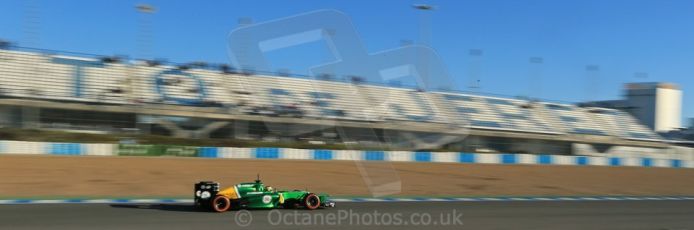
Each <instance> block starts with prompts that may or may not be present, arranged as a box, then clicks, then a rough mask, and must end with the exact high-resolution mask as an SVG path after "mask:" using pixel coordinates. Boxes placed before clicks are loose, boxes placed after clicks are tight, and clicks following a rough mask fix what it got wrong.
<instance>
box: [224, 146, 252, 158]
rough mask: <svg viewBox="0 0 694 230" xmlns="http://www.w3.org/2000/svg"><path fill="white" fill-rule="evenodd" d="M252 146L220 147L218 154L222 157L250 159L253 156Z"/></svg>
mask: <svg viewBox="0 0 694 230" xmlns="http://www.w3.org/2000/svg"><path fill="white" fill-rule="evenodd" d="M252 152H253V149H252V148H230V147H225V148H219V152H218V155H219V157H220V158H238V159H250V158H253V156H252Z"/></svg>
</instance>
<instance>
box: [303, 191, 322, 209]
mask: <svg viewBox="0 0 694 230" xmlns="http://www.w3.org/2000/svg"><path fill="white" fill-rule="evenodd" d="M304 206H305V207H306V209H309V210H313V209H317V208H318V207H320V198H318V196H317V195H316V194H313V193H309V194H308V195H306V198H304Z"/></svg>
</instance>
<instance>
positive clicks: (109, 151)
mask: <svg viewBox="0 0 694 230" xmlns="http://www.w3.org/2000/svg"><path fill="white" fill-rule="evenodd" d="M83 147H84V148H85V151H84V153H85V155H91V156H111V155H113V153H115V152H116V148H117V147H118V146H117V145H115V144H84V145H83Z"/></svg>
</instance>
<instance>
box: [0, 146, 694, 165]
mask: <svg viewBox="0 0 694 230" xmlns="http://www.w3.org/2000/svg"><path fill="white" fill-rule="evenodd" d="M128 147H129V148H130V149H131V150H132V148H131V147H132V146H128ZM584 147H585V146H584ZM119 148H122V147H119V145H116V144H79V143H50V142H24V141H0V154H48V155H101V156H112V155H118V154H119V153H120V152H121V151H119ZM186 148H187V149H190V150H192V152H191V154H187V155H186V156H196V157H202V158H231V159H267V160H318V161H325V160H356V161H384V162H385V161H393V162H423V163H427V162H439V163H464V164H526V165H575V166H586V165H593V166H635V167H667V168H694V149H691V148H681V147H678V148H675V149H670V150H667V151H666V152H665V153H659V152H658V153H656V152H648V151H643V152H642V153H640V154H634V153H633V151H634V149H630V148H628V147H621V148H617V149H615V150H614V152H612V153H607V154H606V153H592V154H586V155H587V156H567V155H550V154H514V153H502V154H483V153H464V152H409V151H361V150H322V149H288V148H231V147H186ZM619 151H621V152H619ZM173 152H176V151H172V153H173Z"/></svg>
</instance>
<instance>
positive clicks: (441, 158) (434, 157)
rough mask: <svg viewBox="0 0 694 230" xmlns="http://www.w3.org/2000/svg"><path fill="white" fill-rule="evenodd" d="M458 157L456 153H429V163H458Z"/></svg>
mask: <svg viewBox="0 0 694 230" xmlns="http://www.w3.org/2000/svg"><path fill="white" fill-rule="evenodd" d="M458 155H459V154H458V153H457V152H433V153H431V161H432V162H446V163H455V162H458Z"/></svg>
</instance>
